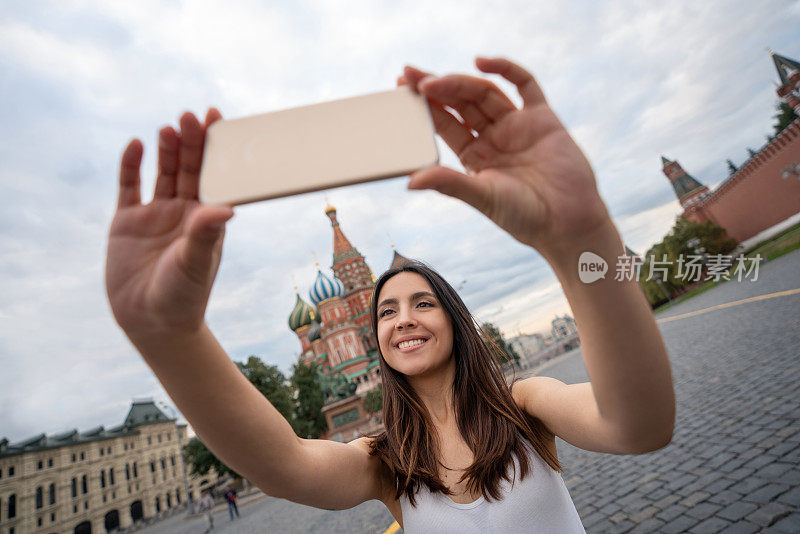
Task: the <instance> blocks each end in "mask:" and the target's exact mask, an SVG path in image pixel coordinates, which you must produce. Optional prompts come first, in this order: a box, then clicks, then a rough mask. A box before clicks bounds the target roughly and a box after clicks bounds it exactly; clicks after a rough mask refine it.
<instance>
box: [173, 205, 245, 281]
mask: <svg viewBox="0 0 800 534" xmlns="http://www.w3.org/2000/svg"><path fill="white" fill-rule="evenodd" d="M231 217H233V208H231V207H230V206H200V207H198V208H197V209H195V210H194V212H193V213H192V214H191V215H190V216H189V221H188V222H187V235H186V237H187V247H186V254H185V258H186V262H187V263H188V265H191V266H193V267H195V268H197V269H198V271H199V272H205V271H206V270H207V269H208V268H210V266H211V263H212V259H213V253H214V249H215V248H216V246H217V243H218V242H219V240H220V239H221V238H222V236H223V235H225V223H226V222H227V221H228V220H230V218H231Z"/></svg>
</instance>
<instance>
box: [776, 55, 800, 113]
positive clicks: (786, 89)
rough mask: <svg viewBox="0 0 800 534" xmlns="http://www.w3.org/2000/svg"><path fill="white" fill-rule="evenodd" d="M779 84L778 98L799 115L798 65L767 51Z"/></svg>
mask: <svg viewBox="0 0 800 534" xmlns="http://www.w3.org/2000/svg"><path fill="white" fill-rule="evenodd" d="M769 53H770V55H771V56H772V61H774V62H775V68H776V69H778V77H779V78H780V80H781V84H780V85H779V86H778V90H777V92H778V96H779V97H780V98H781V100H783V101H784V102H786V103H787V104H789V106H790V107H791V108H792V109H793V110H794V112H795V113H796V114H797V115H800V63H798V62H797V61H795V60H793V59H789V58H788V57H783V56H779V55H778V54H776V53H775V52H773V51H772V50H770V51H769Z"/></svg>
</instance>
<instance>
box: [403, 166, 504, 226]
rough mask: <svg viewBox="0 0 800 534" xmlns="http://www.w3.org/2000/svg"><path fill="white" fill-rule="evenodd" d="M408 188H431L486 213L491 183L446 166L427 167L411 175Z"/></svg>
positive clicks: (490, 196)
mask: <svg viewBox="0 0 800 534" xmlns="http://www.w3.org/2000/svg"><path fill="white" fill-rule="evenodd" d="M408 188H409V189H433V190H435V191H438V192H440V193H443V194H445V195H447V196H450V197H453V198H457V199H459V200H462V201H464V202H466V203H467V204H469V205H470V206H472V207H473V208H475V209H477V210H478V211H480V212H481V213H483V214H484V215H488V210H489V206H490V204H491V198H492V185H491V183H490V182H489V181H488V180H486V179H485V178H481V177H478V176H469V175H467V174H464V173H461V172H458V171H456V170H453V169H450V168H448V167H440V166H436V167H429V168H427V169H423V170H421V171H417V172H415V173H414V174H412V175H411V180H410V181H409V182H408Z"/></svg>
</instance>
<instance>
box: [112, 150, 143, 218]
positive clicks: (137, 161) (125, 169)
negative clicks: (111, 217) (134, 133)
mask: <svg viewBox="0 0 800 534" xmlns="http://www.w3.org/2000/svg"><path fill="white" fill-rule="evenodd" d="M143 152H144V147H143V146H142V142H141V141H139V140H138V139H132V140H131V142H130V143H128V146H127V147H125V151H124V152H123V153H122V161H121V162H120V167H119V196H118V198H117V209H121V208H127V207H128V206H137V205H139V204H140V203H141V201H142V198H141V193H140V185H139V184H140V182H141V177H140V174H139V167H140V166H141V164H142V153H143Z"/></svg>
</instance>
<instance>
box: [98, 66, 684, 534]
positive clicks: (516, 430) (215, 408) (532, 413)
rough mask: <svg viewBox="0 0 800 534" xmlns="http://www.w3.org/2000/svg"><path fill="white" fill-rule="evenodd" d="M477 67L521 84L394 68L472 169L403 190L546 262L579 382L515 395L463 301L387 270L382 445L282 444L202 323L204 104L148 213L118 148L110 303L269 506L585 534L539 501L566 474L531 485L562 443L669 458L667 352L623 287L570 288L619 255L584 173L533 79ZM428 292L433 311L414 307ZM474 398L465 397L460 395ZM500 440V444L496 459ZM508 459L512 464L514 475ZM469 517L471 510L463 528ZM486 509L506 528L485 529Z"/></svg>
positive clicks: (556, 506)
mask: <svg viewBox="0 0 800 534" xmlns="http://www.w3.org/2000/svg"><path fill="white" fill-rule="evenodd" d="M476 65H477V67H478V69H480V70H481V71H483V72H485V73H493V74H499V75H501V76H502V77H504V78H505V79H506V80H508V81H510V82H511V83H513V84H514V85H516V87H517V89H518V91H519V94H520V96H521V97H522V102H523V106H522V108H517V106H515V104H514V103H513V102H512V101H511V100H510V99H509V98H508V97H507V96H506V95H505V94H504V93H503V92H502V91H501V90H500V89H499V88H498V87H497V86H495V85H494V84H493V83H492V82H490V81H488V80H485V79H482V78H477V77H472V76H466V75H448V76H443V77H435V76H431V75H429V74H427V73H425V72H422V71H420V70H417V69H415V68H411V67H406V69H405V72H404V74H403V76H402V77H401V78H400V79H399V83H400V84H409V85H410V86H411V87H412V88H413V89H414V90H416V91H419V92H420V93H421V94H423V95H425V96H426V97H427V98H428V100H429V101H430V103H431V109H432V112H433V118H434V123H435V126H436V130H437V132H438V133H439V135H440V136H441V137H442V138H443V139H444V141H445V142H446V143H447V144H448V145H449V146H450V147H451V148H452V149H453V150H454V151H455V153H456V154H457V155H458V157H459V159H460V160H461V162H462V163H463V165H464V167H465V168H466V169H467V174H463V173H460V172H457V171H455V170H452V169H447V168H444V167H433V168H429V169H425V170H422V171H420V172H417V173H415V174H414V175H413V176H412V177H411V180H410V182H409V184H408V187H409V188H410V189H434V190H437V191H439V192H441V193H444V194H447V195H450V196H453V197H455V198H458V199H461V200H463V201H465V202H467V203H468V204H470V205H472V206H473V207H475V208H476V209H478V210H480V211H481V212H482V213H484V214H485V215H486V216H487V217H489V218H490V219H491V220H492V221H494V222H495V223H496V224H497V225H498V226H500V227H501V228H503V229H504V230H505V231H507V232H508V233H509V234H511V235H512V236H513V237H515V238H516V239H517V240H519V241H520V242H522V243H524V244H526V245H528V246H531V247H533V248H535V249H536V250H537V251H539V253H541V254H542V256H543V257H544V258H545V259H546V260H547V261H548V262H549V264H550V266H551V267H552V268H553V270H554V272H555V274H556V276H557V277H558V279H559V281H560V282H561V285H562V287H563V289H564V292H565V294H566V296H567V299H568V301H569V303H570V305H571V307H572V310H573V313H574V315H575V320H576V323H577V325H578V330H579V334H580V336H581V341H582V347H583V351H582V353H583V358H584V362H585V364H586V368H587V371H588V374H589V377H590V379H591V382H587V383H584V384H574V385H565V384H563V383H561V382H559V381H557V380H553V379H548V378H544V377H534V378H529V379H527V380H524V381H520V382H518V383H517V384H515V385H514V388H513V392H512V400H513V402H510V401H509V398H508V397H509V392H508V391H507V390H505V389H504V384H502V383H500V381H499V375H497V373H496V370H491V367H490V366H489V365H486V366H485V368H482V369H481V368H480V365H479V364H481V363H483V364H486V363H487V362H486V358H485V352H486V351H485V349H482V348H481V347H480V346H479V344H478V342H477V341H476V338H475V335H474V332H472V333H471V334H470V333H469V332H470V331H469V328H467V327H465V324H466V323H469V321H468V319H467V318H466V317H464V316H462V315H463V311H464V310H463V309H462V305H459V304H457V303H456V304H453V303H452V302H451V303H450V306H449V308H448V306H447V305H446V302H447V299H448V298H452V294H454V293H452V290H442V288H441V287H438V288H437V286H438V284H439V283H438V282H432V281H433V280H438V278H437V277H435V276H431V277H430V278H428V277H426V276H425V275H424V273H423V274H420V272H403V273H397V274H394V275H393V276H390V277H388V276H385V277H383V278H382V279H381V285H380V288H379V289H378V291H377V292H376V294H375V295H374V298H373V301H374V306H375V309H374V312H373V313H374V320H375V323H376V327H377V332H376V333H377V336H378V340H379V346H380V351H381V358H382V362H381V365H382V368H383V369H384V373H386V376H384V380H385V381H386V382H387V384H388V387H387V392H388V391H389V390H392V391H393V392H394V395H393V396H391V397H389V396H387V397H386V399H385V401H386V402H385V410H384V417H385V422H386V424H387V432H386V435H385V436H383V437H376V438H370V437H363V438H360V439H357V440H355V441H353V442H351V443H348V444H343V443H337V442H332V441H325V440H306V439H300V438H298V437H297V436H295V434H294V432H292V429H291V427H290V426H289V423H288V422H287V421H286V420H285V419H284V418H283V417H282V416H281V415H280V413H279V412H278V411H277V410H276V409H275V408H274V407H273V406H271V405H270V404H269V402H267V401H266V399H264V397H263V396H262V395H261V394H260V393H259V392H258V391H257V390H256V389H255V388H254V387H253V386H252V385H251V384H250V383H249V382H248V381H247V379H246V378H245V377H244V376H243V375H242V374H241V373H240V372H239V370H238V369H237V367H236V366H235V365H234V364H233V362H231V360H230V358H228V356H227V354H225V351H224V350H223V349H222V347H220V345H219V343H218V342H217V340H216V339H215V338H214V336H213V334H212V333H211V331H210V330H209V328H208V326H207V325H206V324H205V321H204V315H205V308H206V304H207V301H208V297H209V294H210V292H211V287H212V284H213V281H214V277H215V276H216V272H217V269H218V267H219V262H220V257H221V251H222V241H223V237H224V227H225V222H226V221H227V220H228V219H230V218H231V217H232V216H233V210H232V209H231V208H230V207H226V206H204V205H202V204H200V203H199V201H198V197H197V191H198V176H199V169H200V164H201V161H202V152H203V139H204V135H205V129H206V128H207V127H208V125H210V124H211V123H212V122H214V121H215V120H218V119H219V118H220V114H219V112H218V111H216V110H214V109H212V110H210V111H209V112H208V114H207V115H206V119H205V122H204V123H203V124H200V123H199V122H198V120H197V119H196V118H195V117H194V115H192V114H190V113H186V114H184V115H183V116H182V117H181V120H180V126H181V129H180V133H178V132H176V131H175V130H174V129H172V128H171V127H165V128H163V129H162V130H161V132H160V135H159V155H158V176H157V179H156V186H155V193H154V197H153V201H152V202H150V203H149V204H146V205H142V204H141V199H140V192H139V189H140V186H139V184H140V177H139V167H140V164H141V157H142V144H141V142H139V141H138V140H133V141H131V143H130V144H129V145H128V147H127V148H126V150H125V152H124V154H123V157H122V165H121V171H120V192H119V200H118V207H117V212H116V214H115V217H114V221H113V222H112V225H111V230H110V236H109V245H108V261H107V271H106V284H107V291H108V296H109V300H110V303H111V308H112V310H113V312H114V316H115V318H116V320H117V322H118V323H119V324H120V326H121V327H122V328H123V330H124V331H125V333H126V335H127V336H128V337H129V339H130V340H131V342H132V343H133V344H134V345H135V346H136V348H137V349H138V350H139V352H140V353H141V354H142V356H143V357H144V359H145V361H146V362H147V363H148V364H149V365H150V367H151V368H152V369H153V371H154V372H155V373H156V375H157V376H158V378H159V380H160V381H161V383H162V384H163V385H164V387H165V389H166V390H167V391H168V392H169V394H170V396H171V397H172V399H173V400H174V401H175V403H176V405H177V406H178V408H179V409H180V410H181V412H182V413H183V414H184V415H185V416H186V418H187V419H188V420H189V421H190V422H191V424H192V426H193V428H194V429H195V431H196V432H197V433H198V435H199V436H200V437H201V438H202V439H203V441H204V443H205V444H206V445H207V446H208V447H209V448H210V449H211V450H212V451H213V452H214V453H215V454H216V455H217V456H218V457H219V458H220V459H221V460H222V461H224V462H225V463H226V464H228V465H229V466H230V467H231V468H233V469H234V470H235V471H237V472H239V473H242V474H243V475H244V476H246V477H247V478H248V479H250V480H251V481H253V482H254V483H256V484H257V485H258V486H259V487H260V488H261V489H262V490H264V491H265V492H266V493H268V494H270V495H273V496H276V497H281V498H285V499H288V500H291V501H294V502H298V503H302V504H306V505H310V506H315V507H319V508H326V509H345V508H350V507H353V506H355V505H357V504H359V503H361V502H364V501H366V500H369V499H379V500H381V501H382V502H384V503H385V504H386V506H387V508H388V509H389V510H390V512H391V513H392V515H393V516H394V517H395V518H396V519H397V520H398V522H399V523H400V524H401V525H403V524H404V516H408V518H409V522H408V525H406V526H407V527H409V529H408V531H409V532H413V531H414V530H415V529H417V530H418V531H419V530H422V531H426V530H431V529H433V530H442V531H447V530H448V529H450V530H451V531H460V532H464V531H465V530H464V529H470V530H472V531H478V530H480V529H481V528H484V530H485V529H486V528H485V527H488V528H489V529H496V530H498V531H500V530H508V529H509V528H513V529H517V530H523V531H539V532H574V531H580V530H582V527H580V523H579V522H578V523H577V524H576V523H575V521H576V514H575V512H574V506H572V504H571V502H567V503H566V504H565V503H564V499H565V498H566V497H565V496H564V495H563V494H562V495H561V498H556V500H555V501H553V504H548V503H550V501H542V500H540V499H539V498H537V497H536V496H537V495H539V496H541V495H543V494H542V493H537V491H540V492H541V491H543V492H545V493H544V494H547V495H552V494H553V490H555V492H556V493H557V492H559V491H561V490H560V489H559V487H560V485H563V482H559V481H560V477H558V479H552V478H551V480H550V482H549V484H548V483H546V482H545V483H544V485H542V484H543V482H542V481H544V480H545V477H552V476H553V475H554V474H555V471H554V470H553V469H554V468H557V467H558V464H557V459H556V451H555V444H554V439H555V436H559V437H561V438H562V439H564V440H565V441H567V442H569V443H572V444H573V445H575V446H577V447H581V448H584V449H588V450H593V451H601V452H611V453H618V454H639V453H644V452H648V451H653V450H656V449H658V448H660V447H663V446H665V445H666V444H667V443H668V442H669V441H670V439H671V436H672V428H673V421H674V413H675V401H674V393H673V389H672V380H671V376H670V369H669V360H668V358H667V354H666V350H665V348H664V345H663V342H662V340H661V336H660V333H659V331H658V328H657V326H656V324H655V321H654V320H653V316H652V313H651V312H650V308H649V306H648V305H647V302H646V301H645V299H644V296H643V295H642V293H641V291H640V289H639V287H638V285H637V283H636V282H634V281H630V280H627V281H626V280H624V279H623V280H622V281H616V280H614V279H613V278H612V277H606V278H600V279H598V280H596V281H594V282H592V283H583V282H581V281H580V279H579V277H578V272H579V271H578V258H579V257H580V255H581V254H582V253H583V252H586V251H590V252H593V253H594V254H596V255H598V256H600V257H602V258H605V261H607V262H611V263H614V261H615V259H616V258H617V257H618V256H619V255H621V254H623V245H622V242H621V240H620V236H619V233H618V232H617V230H616V228H615V227H614V224H613V223H612V221H611V219H610V217H609V214H608V211H607V209H606V206H605V204H604V203H603V201H602V199H601V198H600V196H599V194H598V191H597V187H596V184H595V180H594V175H593V173H592V170H591V167H590V166H589V163H588V162H587V161H586V159H585V158H584V156H583V154H582V153H581V151H580V150H579V149H578V147H577V146H576V145H575V143H574V142H573V140H572V139H571V138H570V136H569V134H568V133H567V131H566V130H565V129H564V127H563V126H562V125H561V123H560V122H559V120H558V118H557V117H556V116H555V114H554V113H553V111H552V110H551V109H550V108H549V107H548V105H547V103H546V101H545V99H544V95H543V94H542V92H541V90H540V89H539V86H538V85H537V84H536V82H535V81H534V79H533V77H532V76H531V75H530V74H529V73H527V72H526V71H525V70H524V69H523V68H522V67H520V66H518V65H516V64H514V63H512V62H510V61H508V60H506V59H502V58H494V59H489V58H478V59H477V60H476ZM451 110H452V111H451ZM426 295H427V302H428V303H429V304H430V305H431V308H428V304H422V302H423V301H425V299H424V298H421V297H425V296H426ZM431 295H432V296H431ZM448 295H449V297H448ZM437 306H438V307H437ZM459 310H460V311H459ZM465 328H466V330H465ZM465 332H467V333H466V334H465ZM401 333H402V334H401ZM404 336H405V337H407V336H411V338H414V336H417V339H425V340H426V341H425V343H423V344H422V345H420V346H414V345H415V344H416V343H419V341H413V339H402V338H403V337H404ZM409 341H411V342H412V343H411V346H409V343H408V342H409ZM469 354H472V356H470V357H471V358H472V359H469V358H470V357H467V356H468V355H469ZM475 354H477V355H478V356H477V357H476V356H475ZM481 354H484V356H483V359H482V360H481V359H480V358H481V356H480V355H481ZM465 355H467V356H465ZM475 364H478V365H475ZM465 365H468V366H471V367H470V368H469V369H468V371H469V374H467V375H465V376H466V380H465V379H464V376H461V380H460V381H459V372H460V371H459V369H462V370H463V368H464V366H465ZM387 371H388V372H387ZM393 378H394V379H397V380H396V382H397V383H396V384H395V386H397V387H394V388H393V387H392V385H391V384H392V379H393ZM402 379H404V380H405V382H406V383H405V384H404V383H402V381H401V380H402ZM471 379H475V380H476V381H470V380H471ZM453 388H462V390H453ZM475 388H477V391H476V393H478V394H479V395H477V396H478V397H479V398H478V399H477V400H476V399H474V398H473V397H471V396H469V395H467V393H470V392H472V391H474V390H475ZM454 399H456V401H455V402H454ZM458 399H461V401H458ZM465 399H466V402H467V403H472V404H465ZM464 409H467V410H471V413H468V414H465V413H463V412H461V411H459V410H464ZM409 412H410V413H409ZM393 417H394V420H393V419H392V418H393ZM415 418H416V419H415ZM420 418H421V419H420ZM393 421H394V422H395V423H394V424H393ZM398 423H399V424H398ZM404 425H407V426H404ZM495 440H496V441H499V442H501V443H502V444H503V445H502V447H496V446H495V447H493V446H492V443H493V442H494V441H495ZM529 448H532V449H533V450H532V451H528V449H529ZM529 452H530V454H528V453H529ZM512 461H513V462H514V464H513V466H512V463H511V462H512ZM526 461H527V462H528V468H529V471H530V473H529V474H528V475H527V477H525V479H524V480H523V479H520V481H519V484H515V485H514V488H513V490H514V491H511V490H508V488H507V487H506V486H505V485H503V483H501V479H502V480H503V481H505V483H506V484H507V483H508V481H507V480H506V479H504V478H503V475H507V476H509V477H510V478H511V480H513V481H515V482H516V480H517V478H518V477H517V476H516V473H517V472H522V471H525V469H524V467H525V465H524V464H525V462H526ZM512 467H513V468H515V469H516V467H520V469H519V471H511V472H510V474H508V473H509V471H508V470H510V469H511V468H512ZM520 474H521V473H520ZM462 475H464V476H462ZM556 476H557V475H556ZM528 477H530V478H528ZM420 482H421V483H422V484H421V485H420ZM526 483H527V484H529V486H528V487H527V490H526V489H525V488H526V486H525V484H526ZM537 484H539V485H538V486H537ZM414 490H419V491H417V492H415V491H414ZM444 490H447V493H448V495H447V496H446V498H447V499H449V500H450V502H452V503H453V504H454V505H461V506H463V507H465V508H463V509H461V508H458V506H456V507H455V508H456V509H453V508H451V509H449V510H448V513H447V515H444V516H443V515H442V513H441V509H434V508H433V507H432V505H431V503H432V502H433V500H431V499H426V498H425V491H428V492H429V493H430V492H431V491H432V492H433V493H431V495H433V496H434V497H436V496H442V495H444V493H442V492H443V491H444ZM517 490H522V491H517ZM520 493H523V495H520ZM417 495H418V496H419V499H417V498H416V496H417ZM526 495H528V499H527V500H525V496H526ZM531 495H533V496H534V497H533V498H531V497H530V496H531ZM429 496H430V495H429ZM411 497H414V498H415V502H414V503H411V500H410V499H411ZM440 502H441V501H440ZM416 504H420V505H421V506H420V507H419V508H417V507H415V505H416ZM445 504H448V503H445ZM448 506H449V504H448ZM504 506H505V508H503V507H504ZM469 507H473V508H476V509H477V508H480V510H478V513H476V514H473V515H470V516H469V517H467V516H468V515H469V510H470V508H469ZM570 507H571V508H570ZM551 508H552V510H556V511H557V512H558V513H556V514H550V511H551ZM461 512H465V513H461ZM483 517H492V518H493V519H494V520H495V521H501V520H503V521H504V522H502V523H493V524H489V525H486V524H481V523H480V521H481V518H483ZM470 518H471V519H470ZM459 520H460V521H461V522H459ZM470 521H471V523H470ZM433 522H436V523H435V525H436V526H432V525H434V523H433ZM412 523H413V525H412ZM465 524H466V526H464V525H465Z"/></svg>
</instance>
